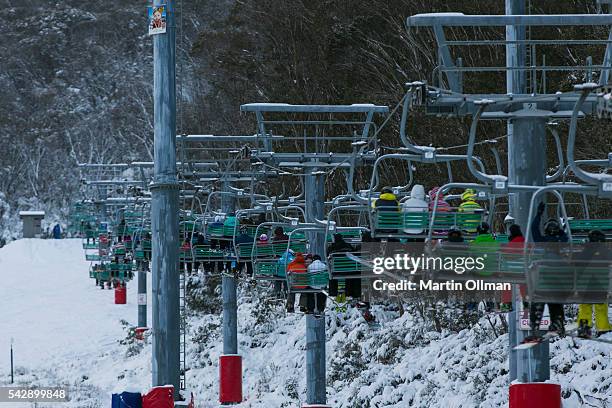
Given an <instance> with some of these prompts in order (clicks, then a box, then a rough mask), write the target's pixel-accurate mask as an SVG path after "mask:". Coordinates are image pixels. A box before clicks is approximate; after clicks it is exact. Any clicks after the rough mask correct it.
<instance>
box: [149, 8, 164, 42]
mask: <svg viewBox="0 0 612 408" xmlns="http://www.w3.org/2000/svg"><path fill="white" fill-rule="evenodd" d="M148 9H149V35H155V34H165V33H166V21H167V19H166V10H167V8H166V6H165V5H161V6H153V7H149V8H148Z"/></svg>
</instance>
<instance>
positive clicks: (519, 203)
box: [506, 0, 550, 382]
mask: <svg viewBox="0 0 612 408" xmlns="http://www.w3.org/2000/svg"><path fill="white" fill-rule="evenodd" d="M525 3H526V2H525V0H506V14H507V15H513V14H519V15H524V14H526V6H525ZM525 39H526V35H525V26H507V27H506V40H508V41H514V40H525ZM506 65H507V66H508V67H517V66H525V65H526V45H525V44H507V45H506ZM506 80H507V82H506V91H507V92H508V93H512V94H522V93H526V90H527V84H526V77H525V71H524V70H509V71H508V72H507V73H506ZM507 133H508V176H509V177H508V178H509V180H508V181H509V183H510V184H524V185H544V184H545V181H546V180H545V176H546V143H545V136H546V122H545V120H543V119H542V118H535V119H532V118H525V119H514V120H512V121H508V125H507ZM531 194H532V193H515V194H513V195H511V196H510V197H509V214H510V215H511V216H512V217H514V219H515V220H516V221H515V222H516V224H518V225H520V226H521V229H522V230H523V233H524V234H528V233H529V231H525V229H526V228H527V221H528V220H527V218H528V216H529V215H528V214H529V204H530V202H531ZM512 292H513V296H512V297H513V302H512V303H513V312H511V313H510V315H509V318H508V321H509V331H510V333H509V336H508V338H509V342H510V356H509V364H510V374H509V380H510V381H514V380H516V379H518V380H519V381H522V382H537V381H545V380H547V379H548V378H549V377H550V368H549V344H548V343H547V342H545V343H543V344H541V345H539V346H536V347H534V348H532V349H530V350H521V351H518V350H514V349H513V348H514V347H515V346H516V345H517V344H518V343H520V342H521V341H522V340H523V338H524V337H525V332H523V331H521V330H520V317H521V316H520V315H519V313H517V310H518V307H519V306H520V297H519V290H518V287H517V286H516V285H515V286H514V287H513V290H512Z"/></svg>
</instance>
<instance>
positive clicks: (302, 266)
mask: <svg viewBox="0 0 612 408" xmlns="http://www.w3.org/2000/svg"><path fill="white" fill-rule="evenodd" d="M306 272H307V267H306V259H305V258H304V255H303V254H302V253H301V252H298V253H296V254H295V258H294V259H293V260H292V261H291V262H290V263H289V264H288V265H287V274H305V273H306ZM294 288H295V289H306V286H303V285H296V286H294ZM286 308H287V313H293V312H294V311H295V293H294V292H290V293H289V294H288V295H287V305H286Z"/></svg>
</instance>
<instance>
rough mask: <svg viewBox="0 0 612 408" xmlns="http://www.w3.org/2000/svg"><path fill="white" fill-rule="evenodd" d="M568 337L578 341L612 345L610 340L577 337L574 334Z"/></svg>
mask: <svg viewBox="0 0 612 408" xmlns="http://www.w3.org/2000/svg"><path fill="white" fill-rule="evenodd" d="M570 337H572V338H574V339H579V340H587V341H595V342H597V343H605V344H612V339H602V338H599V337H579V336H578V335H576V334H571V335H570Z"/></svg>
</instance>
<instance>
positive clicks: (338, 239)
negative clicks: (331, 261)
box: [327, 234, 355, 254]
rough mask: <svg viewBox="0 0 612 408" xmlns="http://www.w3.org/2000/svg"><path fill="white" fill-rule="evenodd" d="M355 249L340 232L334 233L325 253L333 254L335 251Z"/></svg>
mask: <svg viewBox="0 0 612 408" xmlns="http://www.w3.org/2000/svg"><path fill="white" fill-rule="evenodd" d="M354 250H355V249H354V248H353V246H352V245H351V244H349V243H348V242H346V241H345V240H344V237H343V236H342V234H334V242H332V243H331V244H330V245H329V246H328V247H327V253H328V254H333V253H336V252H352V251H354Z"/></svg>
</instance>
